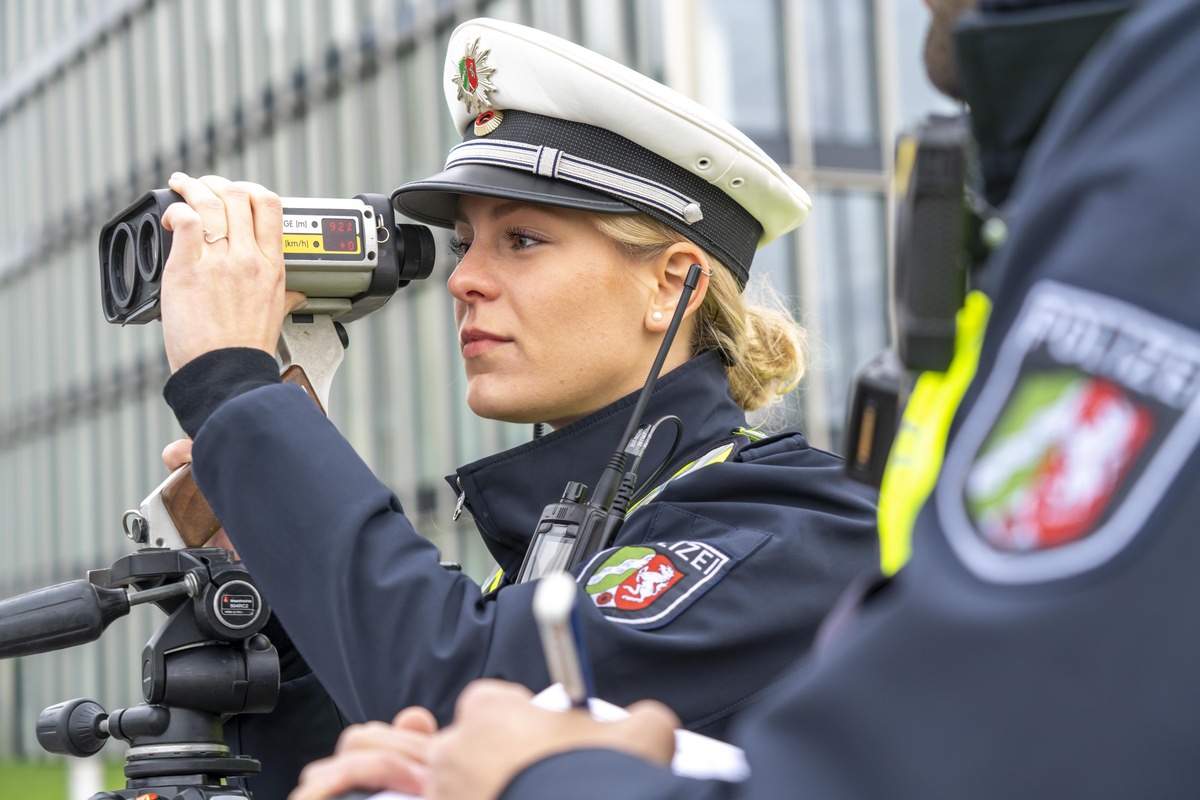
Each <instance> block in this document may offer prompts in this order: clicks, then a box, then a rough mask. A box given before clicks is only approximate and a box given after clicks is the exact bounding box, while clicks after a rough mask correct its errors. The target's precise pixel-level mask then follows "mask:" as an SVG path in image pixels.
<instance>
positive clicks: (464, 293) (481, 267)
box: [446, 246, 496, 303]
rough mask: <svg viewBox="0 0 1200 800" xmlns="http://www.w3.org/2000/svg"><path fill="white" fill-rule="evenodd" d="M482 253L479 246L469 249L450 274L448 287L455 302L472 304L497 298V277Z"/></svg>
mask: <svg viewBox="0 0 1200 800" xmlns="http://www.w3.org/2000/svg"><path fill="white" fill-rule="evenodd" d="M481 251H482V248H481V247H478V246H472V247H470V248H468V249H467V252H466V254H465V255H463V257H462V260H460V261H459V262H458V266H456V267H455V268H454V272H452V273H451V274H450V279H449V280H448V281H447V282H446V285H447V287H448V288H449V289H450V294H451V296H452V297H454V299H455V300H459V301H461V302H463V303H471V302H475V301H478V300H483V299H487V298H489V297H494V296H495V294H496V281H495V276H494V275H493V274H492V270H491V268H490V267H489V265H488V261H487V258H486V256H485V255H484V254H483V253H482V252H481Z"/></svg>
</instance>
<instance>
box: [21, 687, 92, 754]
mask: <svg viewBox="0 0 1200 800" xmlns="http://www.w3.org/2000/svg"><path fill="white" fill-rule="evenodd" d="M107 719H108V712H107V711H105V710H104V707H103V706H102V705H100V704H99V703H97V702H96V701H94V700H88V699H86V698H76V699H74V700H67V701H66V702H64V703H57V704H56V705H52V706H50V707H49V708H47V709H46V710H45V711H43V712H42V713H41V714H38V719H37V739H38V743H39V744H41V746H42V749H44V750H46V751H47V752H49V753H58V754H60V755H64V756H76V757H79V758H83V757H86V756H90V755H95V754H96V753H98V752H100V748H101V747H104V740H105V739H107V738H108V732H107V731H102V730H101V724H102V723H103V722H105V721H106V720H107Z"/></svg>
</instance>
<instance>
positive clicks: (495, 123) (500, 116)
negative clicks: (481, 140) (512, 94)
mask: <svg viewBox="0 0 1200 800" xmlns="http://www.w3.org/2000/svg"><path fill="white" fill-rule="evenodd" d="M501 122H504V112H503V111H492V110H490V109H489V110H488V111H485V112H483V113H482V114H480V115H479V116H478V117H476V118H475V135H476V136H487V135H488V134H489V133H491V132H492V131H494V130H496V128H499V127H500V123H501Z"/></svg>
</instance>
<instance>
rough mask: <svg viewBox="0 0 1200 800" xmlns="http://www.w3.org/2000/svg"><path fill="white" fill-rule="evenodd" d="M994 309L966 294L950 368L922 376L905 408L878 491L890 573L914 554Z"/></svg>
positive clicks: (882, 546)
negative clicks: (916, 528)
mask: <svg viewBox="0 0 1200 800" xmlns="http://www.w3.org/2000/svg"><path fill="white" fill-rule="evenodd" d="M991 311H992V303H991V301H990V300H988V298H987V296H986V295H984V294H983V293H982V292H971V293H970V294H968V295H967V298H966V301H965V302H964V303H963V307H962V308H961V309H960V310H959V312H958V319H957V331H956V333H955V341H954V358H953V359H952V360H951V362H950V367H949V368H948V369H947V370H946V371H945V372H925V373H922V374H921V376H920V378H918V379H917V383H916V386H914V387H913V392H912V395H911V396H910V397H909V399H908V405H907V406H905V409H904V416H903V418H902V419H901V421H900V429H899V430H898V431H897V432H896V441H895V442H894V443H893V444H892V450H891V453H889V454H888V462H887V468H886V469H885V470H884V473H883V482H882V484H881V485H880V487H879V561H880V567H881V568H882V569H883V573H884V574H885V575H892V574H894V573H895V572H896V571H897V570H899V569H900V568H901V567H902V566H904V564H905V563H906V562H907V561H908V557H909V555H910V553H911V552H912V528H913V524H914V523H915V522H916V519H917V512H919V511H920V510H921V506H923V505H924V504H925V499H926V498H927V497H929V493H930V492H931V491H933V484H934V481H936V480H937V476H938V472H940V471H941V469H942V456H943V455H944V453H945V450H946V435H947V434H948V433H949V431H950V421H951V420H952V419H953V418H954V414H955V412H956V411H957V410H958V406H959V404H960V403H961V402H962V398H963V395H964V394H965V393H966V391H967V386H968V385H970V383H971V380H972V379H973V378H974V377H975V370H976V368H977V367H978V366H979V351H980V349H981V348H982V346H983V334H984V330H985V329H986V328H987V321H988V317H989V316H990V315H991Z"/></svg>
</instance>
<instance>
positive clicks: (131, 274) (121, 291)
mask: <svg viewBox="0 0 1200 800" xmlns="http://www.w3.org/2000/svg"><path fill="white" fill-rule="evenodd" d="M137 276H138V269H137V248H136V245H135V241H134V235H133V230H132V229H131V228H130V227H129V225H128V224H126V223H121V224H120V225H118V226H117V227H116V228H115V229H114V230H113V234H112V242H110V243H109V246H108V291H109V294H110V295H111V296H112V300H113V304H114V305H116V306H117V308H120V309H127V308H129V304H130V302H131V301H132V300H133V290H134V287H135V286H136V283H137Z"/></svg>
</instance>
